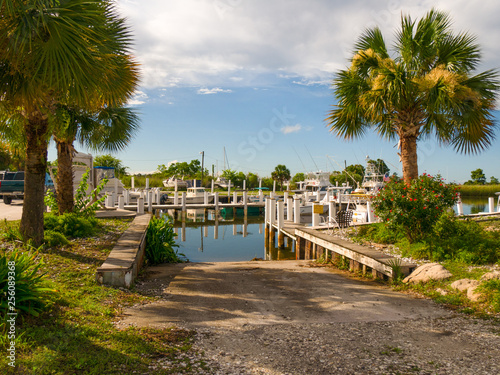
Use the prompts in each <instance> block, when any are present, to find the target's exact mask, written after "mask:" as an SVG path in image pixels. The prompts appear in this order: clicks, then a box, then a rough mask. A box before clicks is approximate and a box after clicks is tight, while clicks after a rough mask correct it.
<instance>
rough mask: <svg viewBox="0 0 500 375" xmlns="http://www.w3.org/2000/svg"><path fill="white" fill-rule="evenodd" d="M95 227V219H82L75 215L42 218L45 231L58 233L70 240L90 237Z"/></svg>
mask: <svg viewBox="0 0 500 375" xmlns="http://www.w3.org/2000/svg"><path fill="white" fill-rule="evenodd" d="M97 226H98V222H97V219H96V218H94V217H83V216H80V215H79V214H77V213H66V214H63V215H59V216H57V215H54V214H48V215H45V216H44V228H45V230H48V231H54V232H59V233H62V234H63V235H64V236H66V237H70V238H80V237H89V236H92V235H93V234H94V233H95V229H96V228H97Z"/></svg>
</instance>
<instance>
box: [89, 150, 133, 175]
mask: <svg viewBox="0 0 500 375" xmlns="http://www.w3.org/2000/svg"><path fill="white" fill-rule="evenodd" d="M94 167H110V168H114V169H115V176H116V178H121V177H123V176H125V175H126V174H127V169H128V167H126V166H124V165H123V163H122V161H121V160H120V159H117V158H115V157H114V156H111V155H110V154H106V155H98V156H96V157H95V158H94Z"/></svg>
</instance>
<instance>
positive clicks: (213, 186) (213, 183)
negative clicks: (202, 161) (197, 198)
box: [212, 179, 215, 194]
mask: <svg viewBox="0 0 500 375" xmlns="http://www.w3.org/2000/svg"><path fill="white" fill-rule="evenodd" d="M214 188H215V181H214V180H213V179H212V194H213V193H214Z"/></svg>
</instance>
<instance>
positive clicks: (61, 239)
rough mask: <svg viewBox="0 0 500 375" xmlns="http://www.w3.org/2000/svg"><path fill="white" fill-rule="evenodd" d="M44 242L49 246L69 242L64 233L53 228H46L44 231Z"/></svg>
mask: <svg viewBox="0 0 500 375" xmlns="http://www.w3.org/2000/svg"><path fill="white" fill-rule="evenodd" d="M44 242H45V244H46V245H47V246H49V247H55V246H61V245H67V244H68V243H69V241H68V239H67V238H66V236H65V235H64V234H62V233H59V232H55V231H53V230H46V231H45V232H44Z"/></svg>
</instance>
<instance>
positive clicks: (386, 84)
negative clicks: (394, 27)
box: [327, 10, 499, 182]
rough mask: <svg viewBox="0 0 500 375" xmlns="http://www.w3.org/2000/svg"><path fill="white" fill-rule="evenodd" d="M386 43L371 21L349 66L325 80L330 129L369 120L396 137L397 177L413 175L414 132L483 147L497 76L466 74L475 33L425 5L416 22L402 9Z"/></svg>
mask: <svg viewBox="0 0 500 375" xmlns="http://www.w3.org/2000/svg"><path fill="white" fill-rule="evenodd" d="M394 46H395V50H394V56H393V57H391V56H390V54H389V51H388V49H387V47H386V43H385V41H384V38H383V36H382V33H381V31H380V29H379V28H378V27H376V28H373V29H368V30H366V31H365V32H364V33H363V34H362V35H361V37H360V39H359V41H358V42H357V43H356V44H355V51H356V52H355V55H354V56H353V58H352V59H351V66H350V67H349V68H348V69H346V70H341V71H340V72H339V73H338V74H337V76H336V78H335V79H334V82H333V84H334V87H335V96H336V97H337V99H338V104H337V106H336V108H335V109H333V110H332V111H331V112H330V116H329V117H328V118H327V121H328V124H329V125H330V131H331V132H333V133H335V134H336V135H337V136H338V137H341V138H344V139H347V140H350V139H353V138H358V137H361V136H362V135H364V134H365V133H366V132H367V131H368V129H370V128H374V129H375V131H376V132H377V133H378V134H379V135H380V136H381V137H384V138H387V139H389V140H393V139H399V146H400V150H401V153H400V157H401V161H402V164H403V178H404V180H405V182H409V181H411V180H412V179H414V178H416V177H417V176H418V165H417V141H419V140H420V139H422V138H428V137H431V136H434V137H436V138H437V140H438V141H439V142H440V143H442V144H450V145H452V146H453V147H454V148H455V149H456V150H457V151H459V152H463V153H477V152H479V151H481V150H482V149H484V148H486V147H488V146H489V145H490V143H491V140H492V139H493V138H494V132H493V131H494V123H493V117H492V110H493V109H494V106H495V99H496V97H497V91H498V87H499V82H498V75H497V71H495V70H488V71H485V72H482V73H478V74H476V75H472V72H473V71H474V69H475V68H476V66H477V65H478V63H479V61H480V48H479V45H478V44H476V43H475V37H473V36H471V35H469V34H468V33H459V34H453V33H452V30H451V23H450V19H449V18H448V16H447V15H446V14H445V13H442V12H438V11H435V10H431V11H430V12H428V13H427V14H426V15H425V16H424V17H423V18H422V19H421V20H420V21H419V22H415V21H413V20H412V19H411V18H410V17H409V16H404V17H402V18H401V29H400V30H399V31H398V32H397V34H396V41H395V44H394Z"/></svg>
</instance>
